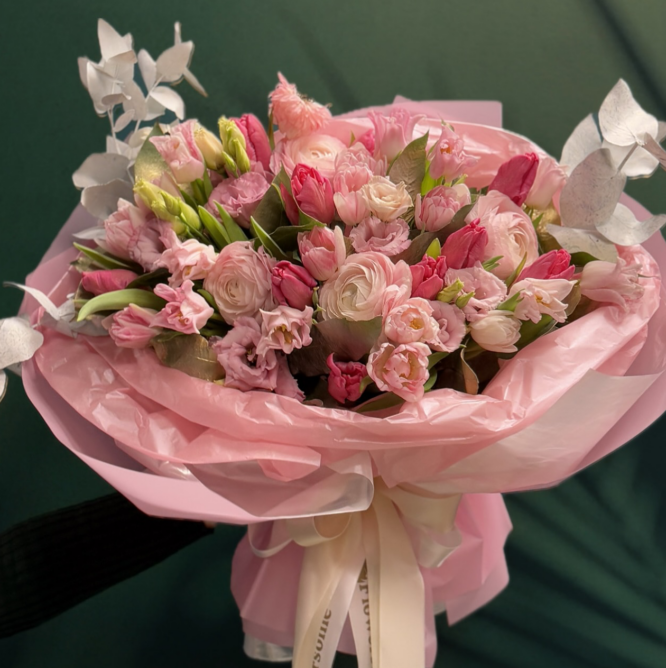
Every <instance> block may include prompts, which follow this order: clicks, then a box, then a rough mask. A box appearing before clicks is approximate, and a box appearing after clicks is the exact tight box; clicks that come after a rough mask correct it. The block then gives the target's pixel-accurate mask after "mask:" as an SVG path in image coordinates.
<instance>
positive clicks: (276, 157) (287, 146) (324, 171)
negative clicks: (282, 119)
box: [270, 133, 347, 179]
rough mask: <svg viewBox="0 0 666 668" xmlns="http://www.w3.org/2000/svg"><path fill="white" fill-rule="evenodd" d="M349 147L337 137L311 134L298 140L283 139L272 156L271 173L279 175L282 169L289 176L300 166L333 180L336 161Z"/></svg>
mask: <svg viewBox="0 0 666 668" xmlns="http://www.w3.org/2000/svg"><path fill="white" fill-rule="evenodd" d="M346 148H347V147H346V146H345V145H344V144H343V143H342V142H341V141H340V140H339V139H337V138H336V137H333V136H331V135H325V134H319V133H315V134H311V135H305V136H304V137H298V139H281V140H280V141H279V142H278V143H277V145H276V146H275V151H273V154H272V155H271V163H270V164H271V171H272V172H273V173H274V174H277V173H278V172H279V171H280V168H281V167H284V171H285V172H287V174H288V175H289V176H291V173H292V172H293V171H294V167H296V165H298V164H303V165H308V166H309V167H314V168H315V169H316V170H317V171H318V172H319V173H320V174H321V175H322V176H325V177H326V178H327V179H332V178H333V176H334V175H335V159H336V158H337V156H338V153H340V152H342V151H344V150H345V149H346Z"/></svg>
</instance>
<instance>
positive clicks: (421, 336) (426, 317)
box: [383, 297, 439, 344]
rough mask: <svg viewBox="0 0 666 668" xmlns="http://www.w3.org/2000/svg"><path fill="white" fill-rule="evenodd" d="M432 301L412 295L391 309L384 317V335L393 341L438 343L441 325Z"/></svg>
mask: <svg viewBox="0 0 666 668" xmlns="http://www.w3.org/2000/svg"><path fill="white" fill-rule="evenodd" d="M432 314H433V309H432V306H431V305H430V302H428V301H426V300H425V299H421V298H420V297H412V298H411V299H408V300H407V301H406V302H405V303H404V304H400V305H399V306H396V307H395V308H393V309H391V310H390V311H389V312H388V314H387V315H386V317H385V318H384V325H383V332H384V336H386V338H387V339H388V340H389V341H391V342H392V343H398V344H399V343H416V342H417V341H419V342H421V343H427V344H430V343H431V342H435V343H438V342H439V339H438V336H437V335H438V334H439V325H438V324H437V321H436V320H435V319H434V318H433V317H432Z"/></svg>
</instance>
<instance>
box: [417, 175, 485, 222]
mask: <svg viewBox="0 0 666 668" xmlns="http://www.w3.org/2000/svg"><path fill="white" fill-rule="evenodd" d="M471 202H472V195H471V193H470V192H469V188H468V187H467V186H466V185H465V184H464V183H459V184H458V185H455V186H453V187H451V188H447V187H446V186H437V187H435V188H433V189H432V190H430V191H428V193H427V194H426V195H425V196H424V197H421V195H417V196H416V201H415V202H414V224H415V225H416V227H417V228H418V229H419V230H426V231H427V232H439V230H441V229H442V228H443V227H446V226H447V225H448V224H449V223H450V222H451V221H452V220H453V217H454V216H455V215H456V213H458V211H460V209H461V208H462V207H464V206H467V205H468V204H470V203H471Z"/></svg>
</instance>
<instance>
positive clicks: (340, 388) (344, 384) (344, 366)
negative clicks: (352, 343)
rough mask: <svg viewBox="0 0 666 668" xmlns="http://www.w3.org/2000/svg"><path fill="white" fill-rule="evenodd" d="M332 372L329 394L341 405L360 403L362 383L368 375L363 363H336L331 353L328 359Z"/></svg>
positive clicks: (329, 380)
mask: <svg viewBox="0 0 666 668" xmlns="http://www.w3.org/2000/svg"><path fill="white" fill-rule="evenodd" d="M326 365H327V366H328V368H329V369H330V370H331V373H330V374H329V376H328V393H329V394H330V395H331V396H332V397H333V398H334V399H335V400H336V401H337V402H338V403H339V404H344V403H345V401H358V399H360V398H361V381H362V380H363V379H364V378H365V377H366V376H367V375H368V372H367V369H366V368H365V364H362V363H361V362H336V361H335V360H334V359H333V353H331V354H330V355H329V356H328V358H327V359H326Z"/></svg>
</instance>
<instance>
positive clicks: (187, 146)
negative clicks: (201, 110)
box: [150, 120, 206, 183]
mask: <svg viewBox="0 0 666 668" xmlns="http://www.w3.org/2000/svg"><path fill="white" fill-rule="evenodd" d="M196 127H197V122H196V121H194V120H189V121H185V122H184V123H180V124H178V125H176V126H175V127H173V128H171V130H169V134H168V135H161V136H159V137H150V143H151V144H152V145H153V146H154V147H155V148H156V149H157V150H158V151H159V153H160V155H161V156H162V158H164V161H165V162H166V163H167V165H169V168H170V169H171V172H172V173H173V175H174V177H175V178H176V181H178V183H191V182H192V181H195V180H196V179H200V178H201V177H202V176H203V174H204V169H205V168H206V166H205V164H204V161H203V156H202V155H201V151H200V150H199V147H198V146H197V143H196V141H195V140H194V131H195V130H196Z"/></svg>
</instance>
